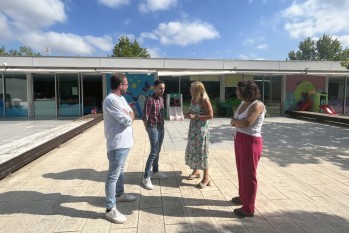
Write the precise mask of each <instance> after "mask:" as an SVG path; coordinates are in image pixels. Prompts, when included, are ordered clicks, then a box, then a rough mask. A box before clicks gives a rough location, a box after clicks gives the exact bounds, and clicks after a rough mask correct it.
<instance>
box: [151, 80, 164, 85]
mask: <svg viewBox="0 0 349 233" xmlns="http://www.w3.org/2000/svg"><path fill="white" fill-rule="evenodd" d="M164 83H165V82H164V81H162V80H160V79H157V80H155V82H154V86H157V85H159V84H164Z"/></svg>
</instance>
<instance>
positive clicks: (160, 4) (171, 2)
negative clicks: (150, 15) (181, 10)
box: [138, 0, 177, 13]
mask: <svg viewBox="0 0 349 233" xmlns="http://www.w3.org/2000/svg"><path fill="white" fill-rule="evenodd" d="M176 5H177V0H144V2H142V3H140V4H139V6H138V9H139V11H140V12H144V13H147V12H154V11H161V10H169V9H170V8H171V7H174V6H176Z"/></svg>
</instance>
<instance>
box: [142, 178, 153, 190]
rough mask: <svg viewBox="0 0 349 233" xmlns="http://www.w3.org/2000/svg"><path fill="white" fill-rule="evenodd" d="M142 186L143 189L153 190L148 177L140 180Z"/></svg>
mask: <svg viewBox="0 0 349 233" xmlns="http://www.w3.org/2000/svg"><path fill="white" fill-rule="evenodd" d="M142 184H143V185H144V187H145V188H146V189H153V188H154V186H153V184H152V183H151V180H150V177H148V178H144V179H143V180H142Z"/></svg>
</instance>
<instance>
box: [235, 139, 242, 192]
mask: <svg viewBox="0 0 349 233" xmlns="http://www.w3.org/2000/svg"><path fill="white" fill-rule="evenodd" d="M241 138H242V135H241V133H239V132H237V134H236V137H235V140H234V151H235V163H236V170H237V174H238V188H239V190H238V193H239V197H240V198H241V195H242V194H241V189H242V188H241V183H242V180H241V159H240V157H241V150H242V148H241V146H242V139H241Z"/></svg>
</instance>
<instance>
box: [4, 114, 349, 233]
mask: <svg viewBox="0 0 349 233" xmlns="http://www.w3.org/2000/svg"><path fill="white" fill-rule="evenodd" d="M188 125H189V121H188V120H185V121H179V122H169V121H167V122H166V137H165V140H164V146H163V150H162V152H161V155H160V170H161V171H163V172H164V173H166V174H167V175H168V179H167V180H161V181H159V180H153V184H154V186H155V187H154V189H153V190H145V189H144V188H142V187H141V186H140V183H141V179H142V175H143V169H144V167H145V162H146V159H147V156H148V153H149V141H148V138H147V135H146V131H145V130H144V127H143V124H142V122H141V121H140V120H136V121H135V123H134V138H135V144H134V146H133V147H132V150H131V152H130V154H129V157H128V159H127V161H126V192H128V193H133V194H135V195H137V200H136V201H135V202H132V203H120V204H118V205H117V208H118V209H119V210H120V211H121V212H122V213H124V214H125V215H127V218H128V220H127V222H126V223H125V224H121V225H120V224H113V223H111V222H109V221H107V220H105V219H104V210H105V207H104V200H105V198H104V195H105V194H104V179H105V175H106V170H107V167H108V161H107V158H106V147H105V139H104V136H103V122H101V123H99V124H97V125H95V126H94V127H92V128H90V129H89V130H87V131H85V132H84V133H82V134H80V135H78V136H77V137H75V138H73V139H71V140H69V141H68V142H66V143H64V144H63V145H61V147H60V148H56V149H54V150H52V151H51V152H49V153H47V154H46V155H44V156H43V157H41V158H39V159H38V160H36V161H34V162H33V163H31V164H29V165H27V166H26V167H24V168H22V169H21V170H19V171H17V172H16V173H14V174H13V175H12V176H11V177H7V178H5V179H3V180H1V181H0V232H4V233H5V232H6V233H7V232H11V233H13V232H26V233H32V232H33V233H34V232H35V233H39V232H42V233H49V232H79V233H80V232H81V233H82V232H84V233H85V232H91V233H96V232H102V233H103V232H110V233H112V232H118V233H119V232H120V233H125V232H130V233H131V232H140V233H143V232H152V233H154V232H256V233H263V232H314V233H315V232H316V233H323V232H341V233H342V232H349V128H345V127H339V126H332V125H323V124H319V123H316V122H306V121H300V120H294V119H289V118H282V117H279V118H266V122H265V125H264V128H263V131H264V154H263V156H262V158H261V160H260V163H259V167H258V178H259V190H258V194H257V202H256V213H255V217H254V218H245V219H240V218H237V217H236V216H235V215H234V214H233V209H234V208H236V207H235V206H233V205H232V204H231V203H230V202H229V200H230V199H231V198H232V197H233V196H235V195H236V194H237V174H236V169H235V161H234V151H233V139H232V128H231V127H230V125H229V119H224V118H217V119H214V120H213V121H211V146H210V171H209V172H210V179H211V180H212V182H211V184H212V186H210V187H207V188H205V189H203V190H198V189H196V188H195V187H194V186H195V184H196V183H198V182H199V180H193V181H187V180H185V178H186V177H187V176H188V174H189V173H190V170H189V168H188V167H187V166H185V164H184V150H185V146H186V140H187V131H188Z"/></svg>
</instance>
